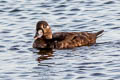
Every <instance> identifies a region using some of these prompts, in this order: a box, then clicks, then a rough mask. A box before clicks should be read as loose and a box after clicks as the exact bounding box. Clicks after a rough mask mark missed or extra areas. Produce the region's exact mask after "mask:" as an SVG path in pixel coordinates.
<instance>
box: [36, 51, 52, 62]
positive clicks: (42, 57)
mask: <svg viewBox="0 0 120 80" xmlns="http://www.w3.org/2000/svg"><path fill="white" fill-rule="evenodd" d="M37 54H38V55H39V57H38V58H37V61H38V62H40V61H43V60H48V59H50V57H52V56H53V49H47V50H39V52H38V53H37Z"/></svg>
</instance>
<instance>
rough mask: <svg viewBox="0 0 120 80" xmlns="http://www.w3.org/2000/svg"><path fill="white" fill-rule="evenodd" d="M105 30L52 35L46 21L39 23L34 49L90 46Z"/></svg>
mask: <svg viewBox="0 0 120 80" xmlns="http://www.w3.org/2000/svg"><path fill="white" fill-rule="evenodd" d="M103 32H104V30H101V31H98V32H96V33H89V32H56V33H52V30H51V27H50V26H49V24H48V23H47V22H46V21H38V22H37V24H36V33H35V37H34V39H35V40H34V43H33V48H37V49H65V48H74V47H80V46H90V45H93V44H95V43H96V39H97V38H98V37H99V35H100V34H101V33H103Z"/></svg>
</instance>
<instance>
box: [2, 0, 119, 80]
mask: <svg viewBox="0 0 120 80" xmlns="http://www.w3.org/2000/svg"><path fill="white" fill-rule="evenodd" d="M119 3H120V2H119V1H117V0H110V1H109V0H106V1H103V0H84V1H82V0H74V1H73V0H65V1H64V0H59V1H58V0H46V1H44V0H40V1H38V0H24V1H21V0H17V1H15V0H1V1H0V13H1V15H0V17H1V19H0V61H1V64H2V65H1V66H0V74H1V75H0V79H1V80H16V79H18V80H23V79H25V80H30V79H31V80H33V79H35V80H80V79H81V80H88V79H89V80H99V79H101V80H119V79H120V76H119V73H120V67H119V66H120V62H119V61H120V60H119V59H120V54H119V53H120V50H119V49H120V37H119V34H120V31H119V29H120V26H119V25H120V23H119V22H120V18H119V16H120V11H119V8H120V7H119ZM40 20H46V21H47V22H48V23H49V25H50V26H51V28H52V30H53V32H57V31H67V32H69V31H74V32H76V31H88V32H97V31H99V30H105V32H104V34H103V35H102V36H101V37H99V38H98V39H97V42H96V44H95V45H92V46H84V47H78V48H74V49H67V50H40V51H39V50H36V49H33V48H32V43H33V41H34V39H33V37H34V34H35V27H36V22H37V21H40Z"/></svg>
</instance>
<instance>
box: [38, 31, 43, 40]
mask: <svg viewBox="0 0 120 80" xmlns="http://www.w3.org/2000/svg"><path fill="white" fill-rule="evenodd" d="M42 35H43V32H42V30H39V31H38V37H39V38H40V37H42Z"/></svg>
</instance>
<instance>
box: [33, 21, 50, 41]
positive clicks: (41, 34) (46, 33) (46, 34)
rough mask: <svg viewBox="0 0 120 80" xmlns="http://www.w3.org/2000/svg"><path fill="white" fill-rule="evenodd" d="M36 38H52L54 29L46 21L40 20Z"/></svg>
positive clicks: (37, 25)
mask: <svg viewBox="0 0 120 80" xmlns="http://www.w3.org/2000/svg"><path fill="white" fill-rule="evenodd" d="M34 38H35V40H36V39H38V38H44V39H52V31H51V28H50V26H49V25H48V23H47V22H46V21H38V23H37V24H36V34H35V37H34Z"/></svg>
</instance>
